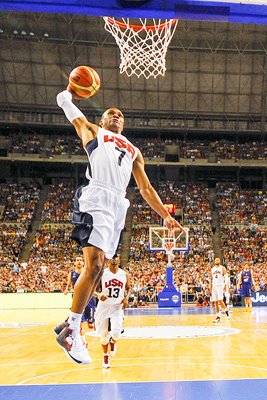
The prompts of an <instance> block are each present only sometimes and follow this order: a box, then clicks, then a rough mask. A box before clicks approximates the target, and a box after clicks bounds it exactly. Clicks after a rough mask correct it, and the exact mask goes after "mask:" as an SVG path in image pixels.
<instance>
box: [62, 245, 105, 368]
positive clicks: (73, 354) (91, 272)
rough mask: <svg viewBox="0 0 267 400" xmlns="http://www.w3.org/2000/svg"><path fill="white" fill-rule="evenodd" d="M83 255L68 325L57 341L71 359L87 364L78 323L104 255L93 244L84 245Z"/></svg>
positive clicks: (99, 277) (100, 270)
mask: <svg viewBox="0 0 267 400" xmlns="http://www.w3.org/2000/svg"><path fill="white" fill-rule="evenodd" d="M83 255H84V268H83V269H82V272H81V275H80V276H79V278H78V280H77V282H76V284H75V286H74V293H73V300H72V306H71V312H70V315H69V319H68V323H69V326H68V327H66V328H64V329H63V331H62V332H61V333H60V334H59V335H58V336H57V342H58V344H59V345H60V346H62V347H63V348H64V350H65V351H66V352H67V354H68V356H69V357H70V358H71V359H72V360H73V361H75V362H77V363H79V364H88V363H90V362H91V358H90V356H89V354H88V351H87V348H86V343H85V342H84V340H83V339H82V338H81V335H80V324H81V318H82V313H83V310H84V308H85V306H86V304H87V303H88V300H89V299H90V298H91V296H92V295H93V292H94V290H95V288H96V286H97V284H98V282H99V281H100V279H101V276H102V272H103V269H104V264H105V256H104V252H103V251H102V250H100V249H98V248H96V247H93V246H90V247H84V248H83Z"/></svg>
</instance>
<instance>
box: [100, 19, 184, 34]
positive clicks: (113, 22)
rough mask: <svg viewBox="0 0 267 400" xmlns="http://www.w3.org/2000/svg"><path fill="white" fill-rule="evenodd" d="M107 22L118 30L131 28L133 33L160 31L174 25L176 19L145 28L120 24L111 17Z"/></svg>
mask: <svg viewBox="0 0 267 400" xmlns="http://www.w3.org/2000/svg"><path fill="white" fill-rule="evenodd" d="M107 20H108V22H109V23H110V24H113V25H118V26H119V27H120V28H122V29H127V28H131V29H132V30H133V31H141V30H144V31H155V30H162V29H164V28H165V27H167V26H168V25H174V24H175V23H176V21H177V20H176V19H169V20H168V21H167V22H163V23H162V24H158V25H147V26H143V25H131V24H125V23H124V22H120V21H118V20H116V19H115V18H111V17H107Z"/></svg>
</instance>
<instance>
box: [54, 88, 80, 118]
mask: <svg viewBox="0 0 267 400" xmlns="http://www.w3.org/2000/svg"><path fill="white" fill-rule="evenodd" d="M57 104H58V106H59V107H61V108H62V110H63V111H64V113H65V115H66V117H67V119H68V120H69V121H70V122H72V121H74V120H75V119H77V118H81V117H84V114H83V113H82V112H81V110H79V108H78V107H76V106H75V104H73V102H72V95H71V93H70V92H69V91H68V90H63V92H61V93H59V94H58V95H57Z"/></svg>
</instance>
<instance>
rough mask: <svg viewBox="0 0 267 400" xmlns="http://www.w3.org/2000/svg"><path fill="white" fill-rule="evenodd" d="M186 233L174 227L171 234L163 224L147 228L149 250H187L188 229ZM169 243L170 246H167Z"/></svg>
mask: <svg viewBox="0 0 267 400" xmlns="http://www.w3.org/2000/svg"><path fill="white" fill-rule="evenodd" d="M185 231H186V233H184V232H182V231H181V230H180V229H175V231H174V232H173V234H171V235H170V231H169V230H168V229H167V228H165V227H163V226H160V227H158V226H152V227H150V228H149V250H150V251H166V252H168V251H171V252H175V251H188V250H189V229H188V228H185ZM169 245H170V246H169Z"/></svg>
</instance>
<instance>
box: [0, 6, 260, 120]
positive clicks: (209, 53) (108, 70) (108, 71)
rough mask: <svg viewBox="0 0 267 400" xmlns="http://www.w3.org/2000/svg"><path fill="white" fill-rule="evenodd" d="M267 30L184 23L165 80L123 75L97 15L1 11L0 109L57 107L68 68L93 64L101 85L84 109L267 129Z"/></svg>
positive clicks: (174, 42)
mask: <svg viewBox="0 0 267 400" xmlns="http://www.w3.org/2000/svg"><path fill="white" fill-rule="evenodd" d="M266 31H267V25H254V24H246V25H244V24H231V23H225V22H208V21H202V22H198V21H185V20H181V21H179V24H178V27H177V30H176V32H175V34H174V37H173V39H172V41H171V44H170V46H169V49H168V53H167V71H166V74H165V76H164V77H159V78H156V79H154V78H149V79H145V78H142V77H141V78H136V77H128V76H127V75H125V74H120V72H119V63H120V54H119V49H118V47H117V45H116V43H115V40H114V38H113V37H112V36H111V34H110V33H108V32H106V31H105V29H104V22H103V19H102V18H101V17H98V16H85V15H72V14H53V13H52V14H51V13H27V12H14V11H2V12H1V13H0V57H1V67H0V83H1V96H0V107H1V109H2V110H16V109H17V108H19V109H25V110H42V109H43V110H58V108H57V106H56V102H55V98H56V94H57V93H58V92H59V91H61V90H62V89H64V88H65V87H66V85H67V82H68V75H69V73H70V71H71V70H72V69H73V68H74V67H76V66H78V65H90V66H92V67H94V68H95V69H96V70H97V71H98V73H99V74H100V77H101V81H102V87H101V90H100V92H99V93H98V94H97V95H96V96H94V97H93V98H92V99H90V100H86V101H82V102H81V107H82V108H83V107H85V108H87V107H89V108H93V109H94V110H99V112H101V111H102V110H103V109H105V108H107V107H110V106H116V107H119V108H121V109H122V110H123V111H124V112H128V113H132V112H140V113H141V114H142V113H144V114H145V113H149V114H152V115H153V114H155V115H156V114H157V113H172V114H174V115H186V114H199V115H215V116H218V117H220V116H222V115H226V116H231V115H239V116H248V115H251V116H254V117H258V118H259V119H260V120H261V121H262V122H263V126H264V122H265V115H266V107H267V105H266V92H267V80H266V77H267V57H266V54H267V35H266Z"/></svg>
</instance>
